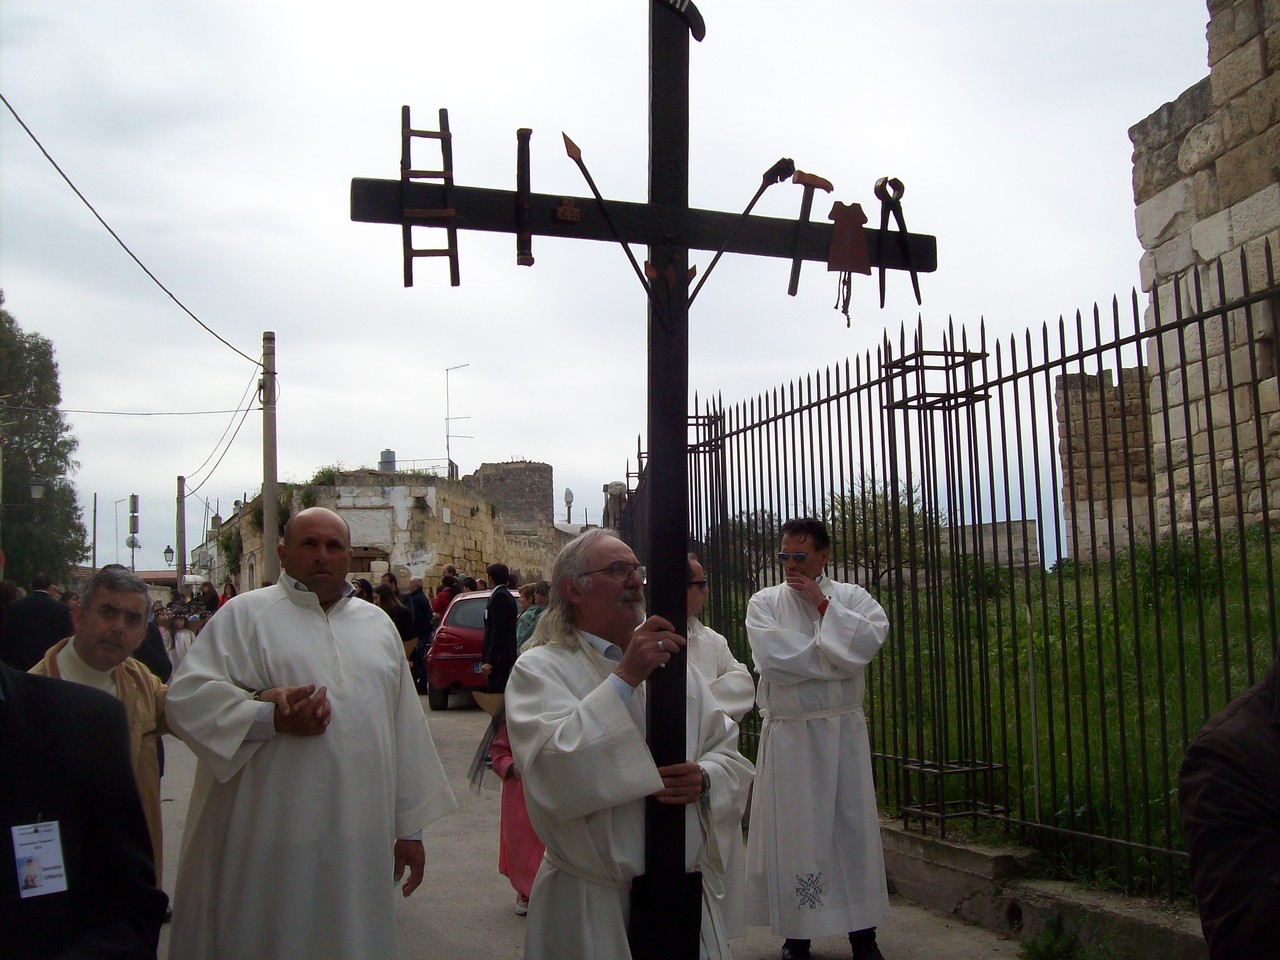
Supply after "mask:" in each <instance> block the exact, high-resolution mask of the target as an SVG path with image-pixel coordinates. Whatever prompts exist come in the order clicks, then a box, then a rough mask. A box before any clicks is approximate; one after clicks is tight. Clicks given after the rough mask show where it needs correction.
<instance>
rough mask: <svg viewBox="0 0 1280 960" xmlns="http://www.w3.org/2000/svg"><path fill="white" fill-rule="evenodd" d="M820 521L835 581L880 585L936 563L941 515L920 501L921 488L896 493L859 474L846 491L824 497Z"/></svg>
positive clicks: (883, 484)
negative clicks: (823, 524) (827, 535)
mask: <svg viewBox="0 0 1280 960" xmlns="http://www.w3.org/2000/svg"><path fill="white" fill-rule="evenodd" d="M823 519H824V520H825V521H826V523H827V530H828V531H829V532H830V534H831V547H832V551H831V562H832V563H833V564H835V565H836V567H837V570H838V572H837V573H836V577H837V579H839V578H840V577H849V578H852V579H855V580H856V581H857V582H859V583H862V584H863V585H865V586H868V587H870V586H872V585H876V586H882V587H883V586H888V585H889V583H890V579H891V577H892V575H893V574H894V573H895V572H896V571H897V570H898V569H899V568H902V569H904V570H905V571H906V574H907V576H908V579H910V578H911V577H912V576H913V575H914V573H915V572H916V571H919V570H923V569H924V568H925V567H926V566H928V564H929V559H930V558H935V560H936V557H937V554H938V546H937V543H938V536H939V531H940V530H941V527H942V517H941V515H940V514H939V513H938V512H937V511H936V510H933V509H931V508H929V507H927V506H926V505H925V504H924V503H923V502H922V498H921V495H920V490H919V489H915V490H911V491H907V490H905V489H902V490H898V491H895V490H893V488H892V487H891V486H890V485H889V484H888V483H886V482H883V481H882V482H878V483H872V482H871V478H870V477H867V476H861V477H859V478H858V479H857V480H856V481H854V483H853V485H852V486H851V488H850V490H849V492H848V493H842V494H833V495H831V496H830V497H828V498H827V502H826V504H825V506H824V509H823Z"/></svg>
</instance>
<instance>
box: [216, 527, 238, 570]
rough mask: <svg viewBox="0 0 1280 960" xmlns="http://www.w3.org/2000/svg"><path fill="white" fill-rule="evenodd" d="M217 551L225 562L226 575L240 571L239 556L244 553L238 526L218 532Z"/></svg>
mask: <svg viewBox="0 0 1280 960" xmlns="http://www.w3.org/2000/svg"><path fill="white" fill-rule="evenodd" d="M218 553H220V554H221V555H222V558H223V559H224V560H225V561H226V562H227V575H228V576H232V577H234V576H237V575H238V574H239V573H240V558H241V556H243V554H244V542H243V541H242V540H241V539H240V528H239V527H228V528H227V529H226V530H223V531H222V532H221V533H219V534H218Z"/></svg>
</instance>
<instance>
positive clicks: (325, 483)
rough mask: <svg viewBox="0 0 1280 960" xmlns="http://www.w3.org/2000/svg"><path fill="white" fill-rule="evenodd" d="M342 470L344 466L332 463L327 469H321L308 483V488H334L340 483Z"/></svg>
mask: <svg viewBox="0 0 1280 960" xmlns="http://www.w3.org/2000/svg"><path fill="white" fill-rule="evenodd" d="M341 470H342V464H340V463H331V464H329V466H327V467H321V468H320V469H319V470H317V471H316V472H315V473H314V474H312V476H311V479H310V480H308V481H307V483H306V485H307V486H308V487H332V486H335V485H336V484H337V482H338V474H339V472H341Z"/></svg>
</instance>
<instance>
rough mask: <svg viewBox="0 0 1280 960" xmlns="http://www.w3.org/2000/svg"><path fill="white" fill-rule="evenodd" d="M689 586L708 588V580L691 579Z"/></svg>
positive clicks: (700, 588) (701, 588)
mask: <svg viewBox="0 0 1280 960" xmlns="http://www.w3.org/2000/svg"><path fill="white" fill-rule="evenodd" d="M689 586H690V587H697V588H698V589H699V590H706V589H707V581H705V580H690V581H689Z"/></svg>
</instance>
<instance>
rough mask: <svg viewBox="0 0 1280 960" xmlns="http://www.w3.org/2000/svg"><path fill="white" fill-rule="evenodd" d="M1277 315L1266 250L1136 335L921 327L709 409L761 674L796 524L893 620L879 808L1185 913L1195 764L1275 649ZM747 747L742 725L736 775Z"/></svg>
mask: <svg viewBox="0 0 1280 960" xmlns="http://www.w3.org/2000/svg"><path fill="white" fill-rule="evenodd" d="M1251 270H1252V273H1253V275H1254V276H1255V277H1258V276H1261V280H1260V281H1259V282H1252V283H1251V279H1250V272H1251ZM1278 304H1280V287H1278V286H1277V283H1276V279H1275V271H1274V267H1273V263H1272V255H1271V249H1270V247H1269V246H1266V247H1265V248H1263V249H1260V250H1254V251H1250V254H1249V255H1248V256H1246V255H1245V254H1244V253H1242V254H1241V255H1240V258H1239V262H1238V263H1236V262H1235V261H1234V260H1233V261H1229V262H1220V263H1217V264H1214V265H1213V266H1212V267H1210V268H1200V269H1197V270H1193V271H1191V272H1189V273H1188V274H1187V275H1185V276H1183V277H1180V278H1179V279H1178V280H1177V281H1176V282H1174V283H1171V284H1168V285H1166V286H1165V287H1163V288H1162V289H1161V290H1160V292H1159V296H1157V297H1156V298H1155V299H1154V302H1153V303H1152V304H1151V305H1150V306H1149V307H1147V308H1146V310H1145V316H1144V310H1143V308H1141V307H1140V306H1139V302H1138V298H1137V295H1136V294H1134V295H1133V296H1132V297H1131V298H1130V300H1129V302H1128V303H1127V304H1124V305H1123V306H1122V304H1121V302H1119V301H1113V302H1112V304H1111V308H1110V311H1109V312H1104V311H1101V310H1099V309H1097V308H1095V309H1094V310H1093V311H1092V312H1091V314H1090V315H1088V316H1087V318H1086V316H1085V315H1081V314H1077V315H1076V316H1075V318H1074V321H1066V320H1062V319H1060V320H1059V321H1058V322H1057V323H1056V324H1055V325H1052V326H1050V325H1044V326H1042V327H1041V328H1040V329H1039V330H1038V331H1034V332H1033V331H1030V330H1028V331H1027V332H1026V333H1025V334H1023V335H1022V336H1016V337H1010V338H1008V340H1007V341H1006V340H993V339H989V338H988V335H987V332H986V330H985V328H983V327H979V329H978V331H977V333H976V336H975V337H973V338H971V337H970V336H969V335H968V333H967V331H965V330H964V329H956V328H954V327H952V328H950V329H948V330H947V331H946V333H945V334H944V335H943V336H941V337H940V338H939V339H940V346H939V348H938V349H927V348H926V343H925V337H924V336H923V334H922V332H921V331H920V330H918V329H917V330H916V331H914V332H910V333H909V332H908V331H906V330H903V331H902V332H901V333H900V334H899V335H898V337H897V340H896V342H893V341H891V340H889V339H886V340H885V341H884V343H883V344H882V345H881V346H880V348H879V349H878V350H877V351H876V353H875V356H874V357H873V356H872V355H871V354H870V352H868V353H867V354H865V355H863V356H860V357H856V358H854V359H853V360H852V361H846V362H845V363H843V364H841V365H839V366H837V367H834V368H827V369H825V370H823V371H820V372H818V373H815V374H813V375H810V376H807V377H804V378H803V379H802V380H797V381H794V382H792V383H789V384H786V385H784V386H781V387H777V388H775V389H772V390H770V391H768V392H767V393H764V394H761V395H759V396H757V397H755V398H752V399H749V400H746V401H744V402H742V403H739V404H736V405H728V406H726V405H725V404H723V403H722V402H721V401H720V399H719V398H715V399H711V400H696V401H695V415H694V416H693V417H692V418H691V441H690V451H691V455H690V530H691V532H692V533H691V535H692V539H693V541H694V543H693V547H694V549H696V550H698V551H699V552H700V553H701V554H702V558H703V560H704V562H705V563H706V565H707V567H708V569H709V573H710V577H711V581H712V585H713V591H712V594H711V596H710V599H709V601H708V608H707V611H706V614H705V615H706V618H707V620H708V621H709V622H710V623H711V624H712V625H713V626H715V627H716V629H718V630H720V631H721V632H722V633H724V634H725V635H726V636H727V637H728V638H729V639H730V643H731V644H732V646H733V648H734V649H735V651H736V652H737V654H738V656H739V658H740V659H742V660H743V661H744V662H748V663H750V651H749V646H748V643H747V638H746V635H745V629H744V626H743V618H744V613H745V609H746V603H747V600H748V598H749V597H750V595H751V594H752V593H753V592H755V591H756V590H758V589H760V587H762V586H765V585H767V584H769V583H773V582H776V578H777V576H778V571H777V570H776V569H775V567H774V565H773V563H772V561H771V557H772V553H773V551H775V550H776V548H777V543H778V528H779V526H780V525H781V523H782V522H783V521H784V520H785V519H787V518H789V517H792V516H804V515H811V516H819V517H822V518H824V519H825V520H826V521H827V524H828V527H829V529H830V531H831V535H832V552H831V559H830V564H829V567H828V572H829V573H830V574H831V575H832V576H833V577H835V578H837V579H843V580H851V581H855V582H858V583H861V584H862V585H863V586H865V587H867V588H868V589H869V590H871V591H872V592H873V593H874V594H875V595H876V596H877V597H878V599H879V600H880V602H881V604H882V605H883V606H884V607H885V609H886V611H887V612H888V614H889V619H890V623H891V632H890V637H889V639H888V641H887V643H886V646H885V648H884V650H883V651H882V653H881V655H880V657H879V658H878V659H877V661H876V662H875V663H873V665H872V667H871V669H870V671H869V675H868V684H867V691H868V694H867V704H866V708H867V718H868V722H869V724H870V726H871V733H872V749H873V753H874V758H875V771H876V779H877V790H878V794H879V798H880V801H881V804H882V810H883V811H885V812H891V813H893V814H895V815H897V816H900V817H901V818H902V819H903V820H904V821H905V823H906V824H907V825H908V826H910V827H913V828H916V829H921V830H927V829H936V830H937V831H938V832H939V833H942V834H945V833H946V832H947V831H948V830H951V831H955V830H957V829H959V828H963V830H964V831H965V832H974V831H977V832H982V830H983V829H984V828H985V827H989V826H990V825H991V824H992V823H995V824H1002V825H1004V826H1005V827H1006V828H1009V829H1014V830H1016V831H1018V832H1019V833H1020V835H1021V836H1022V837H1023V838H1024V839H1025V840H1027V841H1028V842H1031V843H1033V844H1034V845H1036V846H1037V847H1039V848H1040V849H1041V850H1042V851H1043V852H1044V854H1045V856H1046V858H1047V860H1048V862H1049V864H1050V866H1051V867H1052V868H1053V869H1054V870H1056V871H1058V872H1059V873H1061V874H1065V875H1077V876H1088V877H1091V878H1093V879H1098V880H1102V881H1104V882H1114V883H1116V884H1118V885H1122V886H1123V887H1124V888H1126V889H1128V890H1134V891H1154V890H1159V891H1164V892H1166V893H1167V894H1169V895H1175V894H1177V893H1179V892H1181V890H1182V889H1183V888H1184V885H1185V852H1184V845H1183V841H1182V835H1181V824H1180V819H1179V816H1178V811H1177V803H1176V792H1177V786H1176V778H1177V770H1178V766H1179V764H1180V762H1181V757H1182V755H1183V753H1184V751H1185V749H1186V746H1187V743H1188V741H1189V739H1190V738H1191V736H1192V735H1193V734H1194V733H1195V731H1196V730H1197V729H1198V728H1199V727H1200V725H1201V724H1202V722H1203V720H1204V719H1205V718H1206V717H1208V716H1209V715H1211V714H1212V713H1214V712H1216V711H1217V710H1218V709H1220V708H1221V707H1222V706H1223V705H1224V704H1225V703H1226V702H1227V701H1228V700H1230V699H1231V698H1232V697H1233V696H1235V695H1237V694H1239V693H1240V692H1241V691H1242V690H1244V689H1245V688H1247V687H1248V686H1249V685H1251V684H1252V683H1254V682H1255V681H1256V680H1257V679H1260V678H1261V675H1262V673H1263V672H1264V671H1265V669H1266V666H1267V665H1268V663H1269V662H1270V658H1271V657H1273V656H1274V655H1275V652H1276V648H1277V636H1280V634H1278V631H1277V606H1278V603H1280V593H1278V588H1277V583H1276V578H1275V542H1274V539H1275V538H1274V535H1273V534H1274V526H1275V524H1276V521H1277V518H1280V396H1277V389H1276V384H1277V380H1276V369H1275V351H1274V325H1273V318H1274V317H1275V316H1276V314H1277V312H1280V311H1278V310H1277V305H1278ZM642 474H643V470H641V471H640V475H641V483H640V487H639V488H638V490H637V495H636V496H633V497H632V498H631V499H632V503H633V504H635V505H636V506H637V508H638V509H639V510H640V511H641V512H642V510H643V507H642V505H641V504H642V502H643V499H644V497H643V477H642ZM757 736H758V721H756V722H754V723H753V722H752V721H751V720H749V721H748V722H747V723H746V724H744V735H743V742H744V749H745V750H746V751H747V752H749V753H754V749H755V738H756V737H757Z"/></svg>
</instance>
